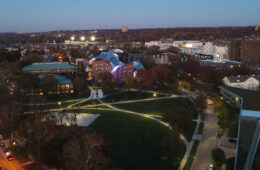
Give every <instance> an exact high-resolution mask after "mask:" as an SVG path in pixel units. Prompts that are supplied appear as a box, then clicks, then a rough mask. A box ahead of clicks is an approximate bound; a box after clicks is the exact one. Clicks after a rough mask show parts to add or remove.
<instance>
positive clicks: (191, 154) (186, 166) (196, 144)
mask: <svg viewBox="0 0 260 170" xmlns="http://www.w3.org/2000/svg"><path fill="white" fill-rule="evenodd" d="M199 144H200V141H198V140H196V141H195V142H194V144H193V147H192V149H191V153H190V156H189V158H188V160H187V162H186V164H185V166H184V168H183V170H189V169H190V168H191V165H192V162H193V161H194V158H195V155H196V152H197V149H198V146H199Z"/></svg>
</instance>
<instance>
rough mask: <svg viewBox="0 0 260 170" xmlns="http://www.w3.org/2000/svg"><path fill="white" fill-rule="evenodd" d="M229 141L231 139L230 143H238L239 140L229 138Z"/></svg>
mask: <svg viewBox="0 0 260 170" xmlns="http://www.w3.org/2000/svg"><path fill="white" fill-rule="evenodd" d="M228 141H229V142H230V143H237V140H236V139H234V138H229V139H228Z"/></svg>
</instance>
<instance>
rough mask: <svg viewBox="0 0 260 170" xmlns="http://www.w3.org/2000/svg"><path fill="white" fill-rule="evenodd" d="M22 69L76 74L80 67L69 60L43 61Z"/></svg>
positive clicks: (34, 72) (32, 71) (33, 72)
mask: <svg viewBox="0 0 260 170" xmlns="http://www.w3.org/2000/svg"><path fill="white" fill-rule="evenodd" d="M22 71H24V72H30V73H32V74H46V73H51V74H54V73H56V74H63V73H65V74H76V73H77V72H78V67H77V66H74V65H72V64H69V63H68V62H42V63H33V64H31V65H28V66H25V67H23V69H22Z"/></svg>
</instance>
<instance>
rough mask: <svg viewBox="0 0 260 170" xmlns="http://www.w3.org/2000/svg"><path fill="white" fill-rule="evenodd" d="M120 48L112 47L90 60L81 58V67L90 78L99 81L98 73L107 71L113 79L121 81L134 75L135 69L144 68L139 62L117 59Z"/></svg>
mask: <svg viewBox="0 0 260 170" xmlns="http://www.w3.org/2000/svg"><path fill="white" fill-rule="evenodd" d="M122 52H123V51H122V50H119V49H113V50H110V51H108V52H102V53H101V54H100V55H99V56H97V57H95V58H92V59H90V60H88V59H83V62H81V63H82V64H83V67H84V69H85V71H86V72H88V76H89V79H90V80H93V81H95V82H99V81H100V79H99V77H98V74H99V73H102V72H109V73H111V74H112V75H113V77H114V81H115V82H118V83H121V82H122V81H123V80H124V78H126V77H131V76H134V73H135V71H137V70H140V69H141V70H142V69H144V67H143V65H142V64H140V63H139V62H136V61H134V62H131V63H126V64H125V63H123V62H121V61H120V60H119V56H118V55H117V53H122Z"/></svg>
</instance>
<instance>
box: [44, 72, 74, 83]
mask: <svg viewBox="0 0 260 170" xmlns="http://www.w3.org/2000/svg"><path fill="white" fill-rule="evenodd" d="M53 75H54V77H55V78H56V80H58V83H59V84H72V81H71V80H70V79H68V78H67V77H64V76H60V75H57V74H53ZM43 76H44V74H40V75H39V78H40V79H42V78H43Z"/></svg>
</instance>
